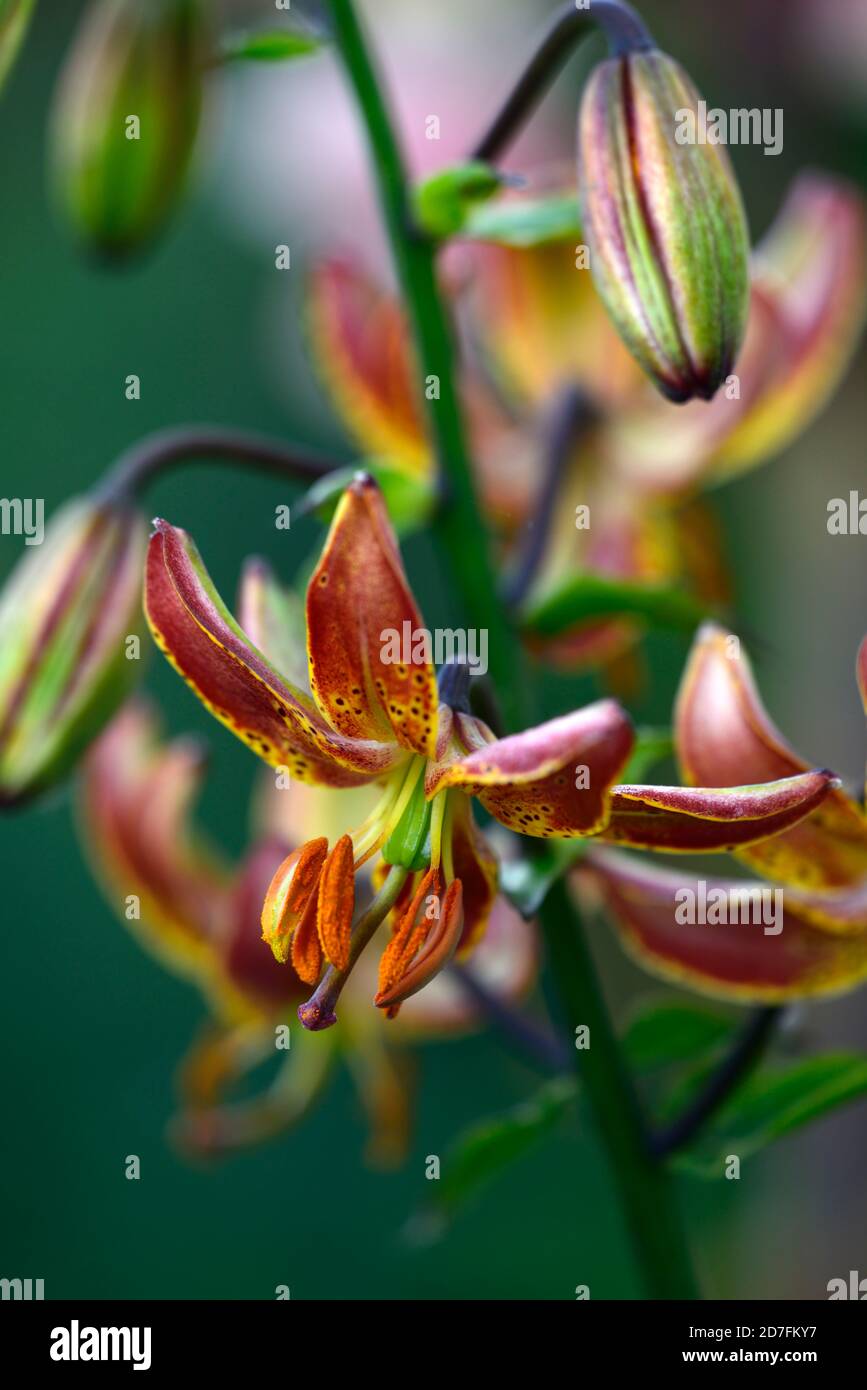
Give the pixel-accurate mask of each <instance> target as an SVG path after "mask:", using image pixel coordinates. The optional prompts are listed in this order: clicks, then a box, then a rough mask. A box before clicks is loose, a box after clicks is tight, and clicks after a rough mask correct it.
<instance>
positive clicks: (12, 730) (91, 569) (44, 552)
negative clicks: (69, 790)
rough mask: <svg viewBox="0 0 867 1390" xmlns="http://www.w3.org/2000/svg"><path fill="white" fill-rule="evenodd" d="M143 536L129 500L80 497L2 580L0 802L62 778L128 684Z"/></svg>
mask: <svg viewBox="0 0 867 1390" xmlns="http://www.w3.org/2000/svg"><path fill="white" fill-rule="evenodd" d="M145 540H146V527H145V525H144V521H143V519H142V518H141V517H139V516H138V515H137V514H136V513H135V512H133V511H132V510H130V509H129V508H128V507H127V506H125V505H122V504H118V503H110V502H99V501H96V500H94V499H92V498H87V497H83V498H76V499H75V500H74V501H72V502H69V503H67V504H66V506H65V507H63V509H62V510H61V511H60V512H58V514H57V516H56V517H54V518H53V520H52V522H51V523H50V524H49V526H48V527H47V529H46V531H45V536H44V539H43V541H42V544H41V545H39V546H35V547H34V548H33V549H28V550H27V551H26V553H25V554H24V556H23V557H22V559H21V560H20V561H19V563H18V565H17V566H16V568H15V569H14V570H13V572H12V574H11V575H10V577H9V579H8V580H7V582H6V584H5V586H4V588H3V590H2V593H0V805H9V804H12V803H15V802H18V801H21V800H23V799H25V798H27V797H30V796H32V795H34V794H36V793H38V792H41V791H44V790H46V789H47V788H48V787H50V786H53V785H54V784H55V783H56V782H58V781H59V780H60V779H61V778H62V777H63V776H64V774H65V773H66V772H67V771H68V770H69V769H70V768H71V766H72V765H73V763H74V762H75V760H76V758H77V757H78V755H79V753H81V752H82V751H83V749H84V748H85V746H86V745H87V744H88V743H89V742H90V740H91V739H92V738H93V737H94V736H95V735H96V734H97V733H98V732H99V730H100V729H101V728H102V726H103V725H104V724H105V723H106V722H107V720H108V719H109V718H110V716H111V715H112V714H113V713H114V711H115V709H116V708H117V707H118V705H119V704H120V702H121V700H122V699H123V697H124V696H125V695H126V693H127V692H128V690H129V689H130V687H131V685H132V684H133V682H134V680H135V678H136V676H137V673H138V671H139V669H140V667H139V661H138V657H139V655H140V649H139V643H140V640H141V634H142V631H143V619H142V616H141V586H142V567H143V560H144V549H145ZM131 637H135V638H136V639H137V641H136V642H135V643H130V642H129V641H128V640H127V639H129V638H131Z"/></svg>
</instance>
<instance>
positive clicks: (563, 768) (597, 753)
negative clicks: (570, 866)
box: [439, 700, 634, 839]
mask: <svg viewBox="0 0 867 1390" xmlns="http://www.w3.org/2000/svg"><path fill="white" fill-rule="evenodd" d="M633 742H634V734H633V731H632V726H631V724H630V722H629V719H628V718H627V716H626V714H625V713H624V712H623V710H622V709H621V708H620V706H619V705H618V704H617V703H616V702H615V701H614V700H599V701H597V702H596V704H593V705H587V706H586V707H585V708H584V709H580V710H575V711H574V712H573V713H572V714H567V715H564V716H563V717H562V718H560V719H551V720H549V721H548V722H547V723H546V724H540V725H538V726H537V727H536V728H533V729H527V730H526V731H525V732H524V733H521V734H513V735H512V736H510V737H509V738H502V739H497V740H495V741H494V742H492V743H488V744H484V745H483V746H482V747H479V748H477V749H476V750H475V751H474V752H471V753H470V754H469V755H468V756H467V757H464V758H460V759H459V760H458V761H457V762H454V763H452V764H451V765H450V766H448V767H446V768H445V769H444V770H443V772H442V776H441V779H440V782H439V785H440V786H441V787H460V788H461V790H462V791H465V792H467V793H469V794H470V795H472V796H477V797H478V798H479V801H480V802H481V803H482V805H483V806H484V807H485V809H486V810H487V811H489V812H490V813H491V815H492V816H494V817H495V818H496V819H497V820H498V821H501V822H502V823H503V825H505V826H508V828H509V829H510V830H516V831H518V832H519V833H520V834H522V835H533V836H538V837H543V838H546V837H548V836H550V835H557V836H561V837H563V838H565V839H569V838H572V837H574V836H576V835H593V834H595V833H596V832H597V831H599V830H601V829H602V827H603V826H604V825H605V824H606V822H607V820H608V814H609V804H610V791H611V786H612V784H613V783H614V782H615V781H616V780H617V776H618V774H619V773H620V772H621V771H622V770H623V768H624V766H625V765H626V762H627V759H628V758H629V754H630V753H631V751H632V745H633Z"/></svg>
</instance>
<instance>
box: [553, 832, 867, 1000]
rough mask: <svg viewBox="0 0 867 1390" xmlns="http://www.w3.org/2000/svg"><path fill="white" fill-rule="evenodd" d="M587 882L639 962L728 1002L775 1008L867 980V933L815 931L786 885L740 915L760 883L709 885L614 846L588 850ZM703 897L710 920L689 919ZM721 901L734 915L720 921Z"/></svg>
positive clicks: (582, 875)
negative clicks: (716, 906)
mask: <svg viewBox="0 0 867 1390" xmlns="http://www.w3.org/2000/svg"><path fill="white" fill-rule="evenodd" d="M579 882H580V883H581V884H582V885H584V886H585V888H586V887H587V886H588V884H592V885H593V886H595V888H596V889H597V891H601V895H602V899H603V901H604V903H605V905H606V907H607V909H608V912H609V914H610V917H611V919H612V921H613V922H614V924H615V926H616V927H617V928H618V930H619V932H620V935H621V937H622V940H623V943H624V945H625V946H626V948H627V950H629V952H630V953H631V954H632V955H634V956H635V957H636V959H637V960H638V961H639V963H640V964H642V965H644V966H645V967H646V968H647V969H648V970H650V971H651V972H652V973H654V974H656V975H660V976H661V977H662V978H663V979H667V980H673V981H675V982H676V983H678V984H682V985H684V986H687V987H688V988H692V989H696V990H699V991H700V992H701V993H704V994H709V995H713V996H714V997H716V998H719V999H732V1000H736V1001H740V1002H744V1003H746V1002H749V1001H755V1002H764V1003H771V1004H772V1003H777V1002H782V1001H784V1000H787V999H799V998H809V997H811V996H813V995H819V994H834V993H839V992H841V991H843V990H847V989H852V988H853V987H854V986H855V985H856V984H858V983H859V982H860V981H862V980H863V979H864V978H865V977H867V934H863V933H862V934H859V935H852V936H848V937H846V936H834V935H830V934H829V933H827V932H824V931H816V930H814V929H813V928H812V927H811V926H810V925H809V924H808V923H807V922H805V921H803V920H802V919H801V918H800V917H799V916H798V915H797V913H796V911H794V910H791V909H790V907H789V896H788V894H787V893H786V892H785V890H783V889H771V888H768V887H766V886H764V887H762V888H761V889H760V891H761V892H763V893H764V894H765V895H766V896H765V898H764V899H755V898H754V899H753V900H752V904H753V905H752V906H750V908H749V910H748V911H745V910H744V908H743V907H740V908H739V909H738V912H737V913H735V912H734V911H733V910H732V907H733V905H734V904H735V903H736V902H742V901H743V898H742V896H741V895H742V894H743V890H744V889H745V888H753V889H759V885H757V884H749V883H745V882H744V881H743V880H741V881H737V880H734V881H728V882H726V881H722V880H716V879H714V880H712V881H710V882H705V883H703V884H702V883H700V882H699V881H697V880H695V879H684V877H683V876H682V875H680V874H678V873H672V872H670V871H667V870H660V869H658V868H656V867H651V866H650V865H648V864H647V863H646V862H643V861H640V860H637V859H632V858H631V857H630V856H628V855H624V854H617V853H611V852H606V851H593V852H592V854H591V855H590V856H588V859H587V861H586V863H585V864H584V865H583V866H582V868H581V871H580V875H579ZM775 894H779V897H776V898H775V897H774V895H775ZM712 895H713V896H712ZM701 901H704V902H705V904H706V911H705V912H704V914H702V915H703V916H704V917H705V919H707V918H708V917H711V921H708V920H705V921H704V922H702V921H700V920H695V921H690V920H689V918H690V915H691V916H693V917H698V915H699V914H698V913H697V912H695V911H694V912H692V913H690V912H689V907H690V904H694V905H695V906H696V907H697V906H698V904H699V903H700V902H701ZM713 901H716V902H717V903H723V904H725V906H724V908H723V910H722V912H721V913H720V912H719V911H717V913H716V915H717V916H722V917H723V918H724V919H725V920H723V921H719V922H716V923H714V921H713V919H712V916H711V911H710V904H711V902H713ZM780 914H781V915H780ZM735 916H737V917H738V920H737V921H734V920H733V918H734V917H735ZM743 917H747V918H748V920H746V921H743V920H741V919H742V918H743ZM759 918H760V919H761V920H758V919H759ZM778 927H781V930H777V928H778Z"/></svg>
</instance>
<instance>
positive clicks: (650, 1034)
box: [623, 1003, 735, 1071]
mask: <svg viewBox="0 0 867 1390" xmlns="http://www.w3.org/2000/svg"><path fill="white" fill-rule="evenodd" d="M734 1026H735V1025H734V1024H733V1023H732V1020H731V1019H729V1018H726V1017H725V1016H724V1015H723V1014H719V1013H715V1012H714V1011H713V1010H711V1009H704V1008H701V1007H700V1006H698V1005H694V1004H679V1003H662V1004H652V1005H650V1006H647V1007H644V1008H642V1009H641V1010H640V1011H639V1012H638V1013H637V1014H636V1015H635V1017H634V1018H633V1019H632V1021H631V1022H630V1024H629V1026H628V1028H627V1029H626V1032H625V1034H624V1036H623V1046H624V1049H625V1051H626V1054H627V1057H628V1058H629V1061H630V1062H631V1064H632V1066H634V1067H635V1068H636V1070H638V1071H652V1070H654V1069H655V1068H657V1067H664V1066H670V1065H672V1063H675V1062H697V1061H699V1060H700V1059H701V1060H704V1059H706V1058H707V1055H708V1053H715V1052H717V1051H718V1050H719V1049H720V1048H721V1047H722V1046H723V1044H725V1043H727V1042H728V1041H729V1040H730V1038H731V1035H732V1032H733V1031H734Z"/></svg>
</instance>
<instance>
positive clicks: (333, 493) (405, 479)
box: [292, 459, 436, 535]
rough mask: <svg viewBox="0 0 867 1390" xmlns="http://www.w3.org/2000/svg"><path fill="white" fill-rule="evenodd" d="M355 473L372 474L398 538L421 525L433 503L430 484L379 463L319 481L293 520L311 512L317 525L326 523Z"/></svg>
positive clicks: (366, 461)
mask: <svg viewBox="0 0 867 1390" xmlns="http://www.w3.org/2000/svg"><path fill="white" fill-rule="evenodd" d="M359 470H363V471H364V472H366V473H370V474H372V475H373V477H374V478H375V479H376V481H377V482H378V483H379V486H380V487H381V489H382V494H383V497H384V498H385V505H386V506H387V508H388V514H389V516H390V517H391V521H392V524H393V526H394V528H395V530H396V531H397V532H398V534H399V535H406V534H407V533H409V532H412V531H417V530H418V529H419V528H420V527H421V526H423V525H424V524H425V522H426V521H427V520H428V518H429V517H430V515H431V512H432V511H433V508H434V503H435V501H436V489H435V487H434V484H433V482H432V481H431V480H430V479H428V478H422V477H420V476H418V475H417V474H413V473H408V472H407V471H406V469H405V468H400V467H397V466H396V465H395V464H392V463H389V462H387V461H386V460H383V459H364V461H363V462H362V463H360V464H357V465H355V464H354V465H353V466H352V467H350V468H336V469H334V471H333V472H332V473H328V474H326V476H325V477H324V478H319V479H318V480H317V481H316V482H315V483H314V484H313V486H312V487H310V488H308V490H307V491H306V492H305V493H304V495H303V497H301V498H300V499H299V501H298V502H296V503H295V504H294V506H293V508H292V513H293V516H304V515H305V514H306V513H308V512H315V514H316V515H317V516H318V517H319V519H320V520H321V521H324V522H329V521H330V520H331V518H332V516H333V515H334V511H335V509H336V507H337V503H338V502H339V501H340V498H341V496H342V494H343V492H344V490H345V488H347V487H348V486H349V484H350V483H351V482H352V479H353V478H354V477H355V475H356V474H357V473H358V472H359Z"/></svg>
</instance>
